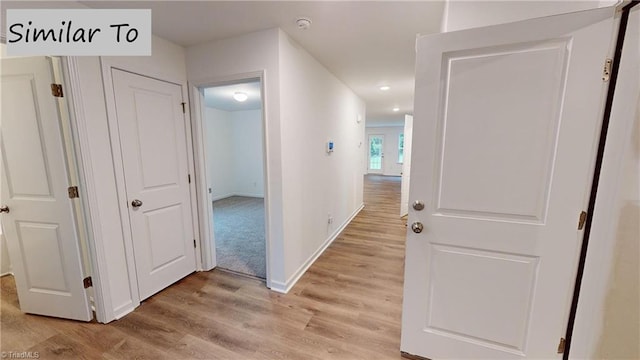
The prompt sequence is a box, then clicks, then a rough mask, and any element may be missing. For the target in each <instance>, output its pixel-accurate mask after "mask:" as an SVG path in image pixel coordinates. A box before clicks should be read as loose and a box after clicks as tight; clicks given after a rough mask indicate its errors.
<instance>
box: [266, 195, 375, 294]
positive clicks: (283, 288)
mask: <svg viewBox="0 0 640 360" xmlns="http://www.w3.org/2000/svg"><path fill="white" fill-rule="evenodd" d="M362 209H364V204H361V205H360V206H359V207H358V208H357V209H356V211H354V212H353V213H352V214H351V216H349V218H348V219H347V220H346V221H345V222H344V223H342V225H340V227H339V228H338V229H336V231H334V232H333V234H332V235H331V236H330V237H329V238H328V239H327V240H326V241H325V242H324V243H323V244H322V246H320V247H319V248H318V250H316V251H315V252H314V253H313V254H312V255H311V256H310V257H309V258H308V259H307V261H305V262H304V263H303V264H302V266H300V267H299V268H298V270H297V271H296V272H295V273H294V274H293V275H292V276H291V277H289V279H288V280H287V282H286V283H283V282H281V281H276V280H272V281H271V290H273V291H276V292H279V293H282V294H286V293H288V292H289V290H291V289H292V288H293V286H294V285H295V284H296V283H297V282H298V280H300V278H301V277H302V275H304V273H305V272H307V270H308V269H309V268H310V267H311V265H313V263H314V262H315V261H316V260H317V259H318V258H319V257H320V255H322V253H323V252H324V251H325V250H326V249H327V248H328V247H329V245H331V243H333V242H334V241H335V239H337V238H338V236H340V233H342V231H344V229H345V228H346V227H347V226H348V225H349V224H350V223H351V221H352V220H353V219H354V218H355V217H356V216H357V215H358V214H359V213H360V211H362Z"/></svg>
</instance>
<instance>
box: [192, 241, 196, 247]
mask: <svg viewBox="0 0 640 360" xmlns="http://www.w3.org/2000/svg"><path fill="white" fill-rule="evenodd" d="M193 248H194V249H195V248H196V239H193Z"/></svg>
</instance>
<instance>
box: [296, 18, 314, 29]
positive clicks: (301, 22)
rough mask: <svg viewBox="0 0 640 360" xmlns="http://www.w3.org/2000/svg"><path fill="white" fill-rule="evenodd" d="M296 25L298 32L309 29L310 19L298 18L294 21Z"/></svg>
mask: <svg viewBox="0 0 640 360" xmlns="http://www.w3.org/2000/svg"><path fill="white" fill-rule="evenodd" d="M296 25H297V26H298V29H300V30H307V29H308V28H310V27H311V19H309V18H306V17H300V18H297V19H296Z"/></svg>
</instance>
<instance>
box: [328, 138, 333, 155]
mask: <svg viewBox="0 0 640 360" xmlns="http://www.w3.org/2000/svg"><path fill="white" fill-rule="evenodd" d="M332 152H333V141H332V140H329V141H327V153H332Z"/></svg>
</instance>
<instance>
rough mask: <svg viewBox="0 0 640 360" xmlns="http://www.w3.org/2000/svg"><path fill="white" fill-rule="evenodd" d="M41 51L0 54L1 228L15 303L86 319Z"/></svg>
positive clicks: (60, 145)
mask: <svg viewBox="0 0 640 360" xmlns="http://www.w3.org/2000/svg"><path fill="white" fill-rule="evenodd" d="M53 82H54V81H53V72H52V67H51V62H50V59H48V58H46V57H33V58H20V59H2V100H1V101H2V146H1V148H2V199H1V204H2V206H3V209H4V211H3V212H2V227H3V229H4V232H5V236H6V239H7V245H8V248H9V255H10V258H11V263H12V265H13V270H14V275H15V280H16V287H17V290H18V299H19V301H20V309H21V310H22V311H24V312H27V313H31V314H38V315H47V316H55V317H61V318H67V319H75V320H83V321H89V320H91V318H92V316H91V311H90V308H89V301H88V298H87V294H86V291H85V289H84V286H83V281H82V279H83V274H84V271H83V270H82V263H81V253H80V244H79V243H78V234H77V229H76V224H75V218H74V212H73V211H74V210H73V203H72V202H73V201H75V200H73V199H70V198H69V196H68V191H67V188H68V187H69V186H71V185H72V184H70V183H69V175H68V174H69V173H68V166H67V162H66V158H65V150H64V140H63V137H62V132H61V126H62V125H61V122H60V113H59V111H58V108H57V104H56V99H55V98H54V97H53V96H52V94H51V84H52V83H53Z"/></svg>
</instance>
